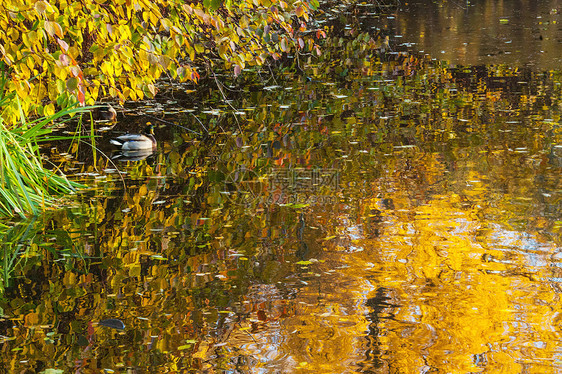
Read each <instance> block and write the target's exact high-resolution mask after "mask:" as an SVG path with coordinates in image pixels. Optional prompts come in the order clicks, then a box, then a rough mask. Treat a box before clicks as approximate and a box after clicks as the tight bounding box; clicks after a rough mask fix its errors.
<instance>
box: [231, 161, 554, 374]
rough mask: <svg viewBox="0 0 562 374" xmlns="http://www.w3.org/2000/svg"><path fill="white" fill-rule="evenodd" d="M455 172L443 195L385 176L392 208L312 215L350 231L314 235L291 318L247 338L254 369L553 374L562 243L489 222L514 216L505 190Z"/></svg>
mask: <svg viewBox="0 0 562 374" xmlns="http://www.w3.org/2000/svg"><path fill="white" fill-rule="evenodd" d="M419 160H420V161H419V163H420V164H423V165H418V167H417V168H416V169H417V170H419V168H422V169H425V171H426V175H425V179H426V181H427V180H429V181H431V182H432V183H431V184H432V185H435V184H445V183H444V180H443V170H444V169H443V167H442V165H440V163H439V161H438V160H437V159H434V158H432V157H425V158H424V157H421V158H420V159H419ZM458 173H460V174H462V175H463V178H462V183H461V182H459V181H451V180H449V182H451V184H454V186H453V187H454V188H452V189H450V190H449V191H447V192H444V191H443V190H440V191H439V193H435V191H433V192H431V193H429V192H428V191H416V192H415V193H413V191H411V190H408V189H405V188H398V187H399V186H398V184H400V183H402V182H403V180H401V179H400V178H393V179H392V180H390V181H386V182H387V183H382V181H379V183H381V185H382V184H386V185H387V186H388V185H389V184H392V183H394V184H395V187H396V188H395V189H393V191H394V192H393V193H392V194H387V195H386V196H387V199H389V200H392V202H393V209H392V210H391V209H384V208H383V207H381V202H380V199H364V200H362V201H361V203H360V204H358V205H357V206H345V205H343V206H342V207H341V208H342V210H341V211H342V214H340V215H339V216H337V217H328V216H324V217H323V216H322V214H323V213H322V211H321V210H318V211H315V212H314V214H316V215H317V217H320V218H318V219H319V220H322V219H324V220H325V222H324V223H325V224H326V223H328V224H329V225H328V226H330V225H333V227H340V228H342V227H345V228H346V231H345V232H343V233H339V235H337V237H335V238H333V239H329V240H326V241H323V240H316V242H315V244H314V245H316V246H318V249H319V253H320V255H319V256H318V258H317V260H318V262H314V263H313V264H312V265H310V267H309V273H307V274H306V277H305V278H303V279H301V280H299V281H297V283H298V286H297V288H298V292H297V294H296V296H295V298H294V299H293V300H291V301H289V303H290V304H291V305H293V310H292V311H291V313H290V314H289V315H287V316H286V317H285V318H279V319H278V320H276V321H275V323H270V324H266V327H265V328H264V329H263V330H262V331H261V332H260V333H257V334H254V335H253V336H254V338H255V339H256V342H254V343H252V342H247V339H245V340H246V343H245V344H244V347H245V350H246V353H247V354H248V355H252V356H254V357H260V361H261V362H260V363H256V366H255V369H256V372H282V373H293V372H307V373H347V372H359V371H369V370H372V372H381V373H388V372H397V371H398V372H409V373H418V372H427V371H429V370H431V369H432V368H433V369H437V370H439V372H446V373H466V372H484V371H485V372H505V373H514V372H522V371H523V370H527V371H526V372H533V373H543V372H555V369H554V368H555V367H557V365H558V366H559V365H560V360H559V358H558V351H559V345H558V343H559V337H560V321H559V317H558V314H559V310H560V307H561V306H562V305H561V303H560V300H559V296H558V294H557V292H556V289H555V285H554V284H552V283H551V282H550V281H549V280H550V278H551V277H552V276H553V274H552V270H551V268H550V263H551V256H552V255H554V254H555V252H556V250H557V247H556V246H555V245H553V244H552V243H549V242H547V241H544V240H543V239H541V237H540V236H539V235H537V234H536V233H531V234H525V233H522V232H519V231H510V229H509V225H505V224H502V222H501V221H492V220H488V219H486V217H487V216H494V217H502V216H503V217H506V219H508V218H509V217H510V216H511V213H510V211H509V210H508V209H506V207H505V206H504V205H503V203H504V202H503V199H504V197H499V200H495V201H493V198H492V197H493V196H496V194H495V192H494V186H493V184H492V183H491V182H490V181H489V180H487V179H486V177H485V176H484V175H482V174H479V173H478V172H477V171H476V170H475V168H474V165H472V166H471V165H470V164H468V165H464V167H459V170H458ZM491 202H493V203H494V204H495V205H496V206H495V207H491V206H490V203H491ZM375 211H378V212H381V211H382V213H381V214H382V218H381V219H379V220H378V221H376V220H375V221H376V222H375V223H373V219H372V218H373V212H375ZM358 213H359V214H358ZM353 217H355V218H353ZM369 224H371V225H377V226H378V229H377V230H376V231H377V232H378V234H375V235H371V234H370V233H372V232H373V227H371V228H370V229H369V227H368V225H369ZM309 244H310V243H309ZM242 337H243V335H242Z"/></svg>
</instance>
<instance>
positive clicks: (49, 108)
mask: <svg viewBox="0 0 562 374" xmlns="http://www.w3.org/2000/svg"><path fill="white" fill-rule="evenodd" d="M43 113H44V115H45V116H52V115H54V114H55V105H54V104H53V103H50V104H47V105H46V106H45V109H44V111H43Z"/></svg>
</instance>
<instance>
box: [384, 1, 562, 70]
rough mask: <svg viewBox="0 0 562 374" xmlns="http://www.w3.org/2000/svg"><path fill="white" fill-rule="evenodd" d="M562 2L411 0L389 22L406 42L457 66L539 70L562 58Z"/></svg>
mask: <svg viewBox="0 0 562 374" xmlns="http://www.w3.org/2000/svg"><path fill="white" fill-rule="evenodd" d="M561 11H562V8H561V5H560V2H559V1H510V0H507V1H471V2H462V1H445V2H441V1H438V2H435V1H416V0H414V1H411V2H408V4H407V5H404V6H402V7H401V11H399V12H398V13H397V14H396V16H395V17H393V16H391V21H389V22H390V23H391V25H392V26H391V27H392V28H393V29H394V30H396V35H397V36H396V35H395V36H394V38H395V39H396V40H395V41H396V43H397V44H403V43H406V44H407V45H408V46H410V47H411V46H414V48H415V49H416V50H418V51H423V52H425V53H428V54H429V55H430V56H432V57H433V58H437V59H440V60H445V61H449V62H451V63H452V64H456V65H491V64H505V65H509V66H512V67H528V68H532V69H534V70H538V71H546V70H559V69H560V66H561V63H562V48H561V47H562V28H561V23H560V22H561V21H562V19H561V17H562V16H561Z"/></svg>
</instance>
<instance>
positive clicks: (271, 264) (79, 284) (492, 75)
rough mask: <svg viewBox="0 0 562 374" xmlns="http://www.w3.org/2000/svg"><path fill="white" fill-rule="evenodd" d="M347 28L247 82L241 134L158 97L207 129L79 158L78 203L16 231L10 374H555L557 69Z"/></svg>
mask: <svg viewBox="0 0 562 374" xmlns="http://www.w3.org/2000/svg"><path fill="white" fill-rule="evenodd" d="M365 8H366V9H365V11H366V12H368V11H370V10H372V9H368V8H367V7H365ZM351 14H354V13H353V12H351ZM397 17H398V18H397V20H398V21H399V20H400V16H397ZM366 19H367V18H364V19H363V20H366ZM350 22H351V21H350ZM362 22H366V21H362ZM350 25H353V24H351V23H350ZM382 27H383V26H381V28H380V29H381V30H382V29H383V28H382ZM342 30H343V31H341V32H342V35H341V36H342V38H345V40H346V42H344V43H343V44H342V45H341V46H339V43H340V41H339V38H335V39H333V40H332V39H329V40H327V41H326V46H325V50H326V54H325V56H324V57H325V59H321V60H319V61H310V62H309V63H308V65H307V66H306V69H305V72H306V74H307V75H306V76H305V77H302V76H291V75H290V74H286V75H285V76H277V77H276V78H277V79H276V81H275V82H273V81H271V82H266V83H268V84H267V86H268V89H266V90H264V89H262V88H261V87H263V85H242V86H241V87H233V91H232V92H231V95H232V97H231V99H232V101H231V105H232V106H233V107H234V108H235V109H236V111H237V112H239V113H244V114H238V115H237V118H238V120H237V121H238V122H237V121H236V120H235V119H234V116H232V114H230V113H231V112H232V111H233V110H232V109H231V108H230V107H229V106H227V105H225V104H224V101H223V99H222V97H221V96H220V95H219V93H218V92H217V91H216V90H215V91H212V90H205V89H202V90H201V92H200V93H199V94H200V95H202V96H201V97H198V100H197V103H194V102H191V101H190V98H187V99H185V98H182V97H178V96H177V95H174V96H172V95H171V93H169V92H166V91H165V90H162V91H163V92H164V94H163V96H162V98H161V99H160V100H159V101H158V102H152V103H147V105H149V107H151V108H157V109H158V110H157V111H151V112H150V114H151V115H152V116H157V117H162V118H164V119H165V120H166V121H172V122H175V123H178V124H181V125H182V126H185V127H189V128H190V129H192V130H194V131H198V132H200V133H201V135H195V134H193V133H187V134H186V133H185V131H184V130H182V129H180V128H177V127H175V126H172V125H169V124H167V123H163V122H161V121H157V120H154V119H153V118H152V119H150V120H151V121H152V122H153V123H154V122H156V123H158V124H159V128H158V129H157V135H158V140H159V152H158V153H157V154H156V155H154V156H152V157H149V158H147V159H144V160H141V161H134V162H133V161H128V162H127V161H118V160H115V161H113V162H109V161H107V159H105V158H103V157H99V155H98V159H96V160H95V161H94V159H93V156H92V154H91V151H89V150H87V149H82V148H81V149H80V150H78V152H77V153H75V154H74V158H73V159H72V160H71V161H70V162H68V163H66V164H65V168H66V170H67V172H68V171H74V172H75V173H76V178H77V179H79V180H81V181H84V182H87V183H88V184H89V185H91V186H92V188H91V189H90V190H88V191H84V192H81V193H80V196H79V200H80V201H81V204H80V205H78V206H76V207H72V208H69V209H60V210H57V211H55V212H52V213H50V214H47V215H45V216H43V217H40V218H38V219H36V220H32V221H26V222H21V223H19V225H17V226H15V227H13V228H12V229H11V231H8V229H4V231H3V237H4V240H3V242H4V243H5V244H4V246H3V250H4V256H3V259H4V262H3V265H2V269H3V273H2V279H3V281H4V298H3V300H2V303H1V307H2V310H3V319H2V321H0V335H1V336H2V353H1V354H0V363H1V364H2V366H3V368H4V370H5V371H6V372H16V371H18V372H19V371H23V370H28V371H29V372H41V371H44V370H47V369H56V370H60V371H59V372H103V371H104V370H105V371H106V372H112V371H113V372H139V373H144V372H146V373H153V372H164V371H170V372H225V373H295V372H300V373H356V372H365V373H367V372H368V373H394V372H408V373H410V372H412V373H429V372H443V373H454V372H496V371H497V372H501V371H504V372H510V373H519V372H526V373H527V372H528V373H547V372H552V373H554V372H558V371H560V367H561V362H560V353H561V352H560V347H559V344H558V342H559V341H560V315H559V310H560V306H561V305H560V299H559V293H560V279H562V277H561V273H560V268H561V261H562V255H561V254H560V228H561V223H560V222H561V221H560V201H561V190H560V170H561V169H560V168H561V165H562V162H561V156H562V151H560V149H561V147H562V132H561V130H560V126H559V119H560V108H561V106H560V104H561V101H560V89H559V88H560V76H559V74H558V73H557V72H551V73H548V74H546V73H542V72H541V71H540V70H533V69H530V68H527V69H520V68H517V67H516V66H514V65H511V63H510V62H509V61H508V62H506V64H505V65H502V66H489V67H485V66H469V67H463V68H458V69H455V68H451V67H450V61H449V62H447V63H440V62H438V61H431V59H429V58H427V57H420V56H419V55H414V54H408V55H406V54H404V55H398V54H396V53H395V52H397V51H393V53H391V54H386V55H382V56H379V55H378V54H377V52H376V51H373V50H371V49H369V48H358V47H357V45H361V44H357V43H356V45H355V46H352V41H353V40H356V39H357V38H359V36H358V35H359V34H358V33H356V32H355V31H353V30H354V28H353V27H351V26H350V27H348V28H345V27H344V28H342ZM355 30H359V28H355ZM403 39H405V37H403ZM361 40H364V39H363V37H361ZM392 47H393V48H394V49H397V48H398V47H397V46H396V45H393V46H392ZM336 56H337V58H338V60H334V58H335V57H336ZM334 61H335V62H336V63H334ZM341 66H346V69H347V70H346V69H342V68H341ZM246 77H247V79H248V80H252V79H253V78H252V77H251V73H250V72H246ZM220 79H222V80H224V82H228V78H227V77H221V78H220ZM269 83H272V84H269ZM273 83H277V84H273ZM127 108H128V109H130V111H129V112H127V116H126V117H125V118H124V119H123V118H121V120H120V122H119V123H118V125H117V126H116V128H115V129H114V130H111V131H106V132H103V133H101V134H102V137H101V138H100V139H99V144H100V147H101V148H102V150H103V151H105V152H107V153H110V152H111V151H110V147H109V146H106V145H104V144H106V142H107V140H108V139H109V138H110V137H111V136H115V134H117V133H119V132H121V131H125V130H126V129H139V128H142V125H143V124H144V122H146V120H147V119H148V118H146V117H144V116H143V115H142V113H145V112H146V107H136V108H135V107H134V105H132V104H130V105H128V106H127ZM139 113H140V114H139ZM137 114H138V115H137ZM195 115H196V116H197V117H198V119H199V120H200V121H201V122H202V123H203V124H205V125H206V126H207V127H208V128H209V129H211V131H213V134H212V135H210V136H204V135H203V134H204V132H205V131H204V130H203V129H202V127H201V124H200V123H199V122H198V121H197V120H196V119H195V118H194V116H195ZM238 126H240V128H241V129H243V130H242V131H241V130H240V129H239V127H238ZM223 130H224V131H223ZM63 151H66V148H62V147H60V149H59V152H63ZM52 152H53V153H56V152H55V151H54V150H53V151H52ZM55 156H56V154H53V155H52V157H53V159H56V157H55ZM63 156H64V155H63ZM108 320H109V322H108ZM115 320H119V321H121V322H122V323H123V324H124V325H125V329H123V330H122V329H118V328H115V327H116V326H120V324H119V323H118V322H117V321H115Z"/></svg>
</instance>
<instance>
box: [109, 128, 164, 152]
mask: <svg viewBox="0 0 562 374" xmlns="http://www.w3.org/2000/svg"><path fill="white" fill-rule="evenodd" d="M109 142H110V143H111V144H113V145H115V146H117V147H119V149H120V150H121V151H123V152H137V151H154V150H156V139H155V138H154V125H153V124H151V123H150V122H149V123H148V124H147V126H146V128H145V129H144V131H143V133H142V134H125V135H121V136H118V137H117V138H115V139H111V140H110V141H109Z"/></svg>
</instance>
